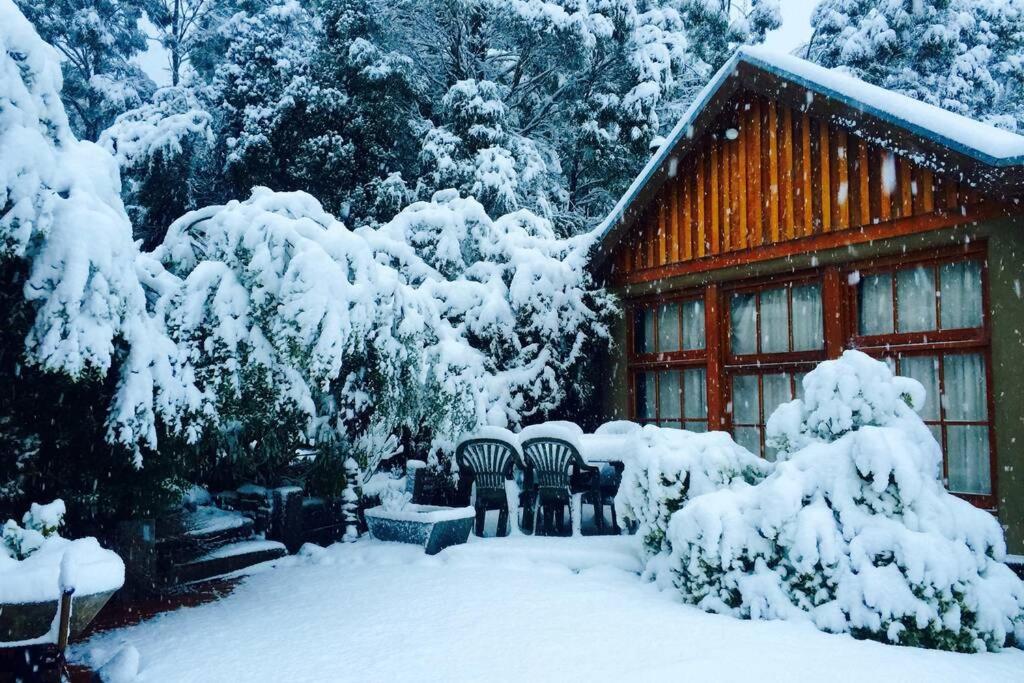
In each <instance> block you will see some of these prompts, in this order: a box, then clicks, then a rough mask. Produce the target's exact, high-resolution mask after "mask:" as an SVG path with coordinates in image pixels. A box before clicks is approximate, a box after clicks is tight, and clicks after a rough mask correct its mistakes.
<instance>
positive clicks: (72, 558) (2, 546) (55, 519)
mask: <svg viewBox="0 0 1024 683" xmlns="http://www.w3.org/2000/svg"><path fill="white" fill-rule="evenodd" d="M64 513H65V508H64V501H62V500H60V499H59V498H58V499H57V500H55V501H53V502H52V503H49V504H47V505H40V504H38V503H33V504H32V507H31V509H30V510H29V511H28V512H27V513H25V516H24V518H23V519H22V524H23V525H24V526H23V527H22V526H19V525H18V524H17V523H16V522H15V521H14V520H13V519H11V520H7V523H6V524H5V525H4V527H3V538H2V543H0V605H2V604H5V603H6V604H14V603H27V602H45V601H48V600H56V599H57V598H58V597H59V596H60V593H61V591H62V590H63V589H66V588H74V589H75V590H76V591H78V592H79V593H80V594H84V595H87V594H90V593H100V592H106V591H113V590H117V589H118V588H120V587H121V586H122V585H123V584H124V563H123V562H122V561H121V558H120V557H118V556H117V554H116V553H113V552H111V551H110V550H105V549H103V548H101V547H100V544H99V543H98V542H97V541H96V539H95V538H80V539H76V540H69V539H66V538H63V537H61V536H60V535H59V534H58V533H57V529H58V528H59V527H60V526H61V524H62V523H63V519H64Z"/></svg>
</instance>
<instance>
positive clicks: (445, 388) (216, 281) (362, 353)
mask: <svg viewBox="0 0 1024 683" xmlns="http://www.w3.org/2000/svg"><path fill="white" fill-rule="evenodd" d="M586 239H588V238H575V239H568V240H565V239H558V238H556V237H555V235H554V233H553V231H552V230H551V227H550V224H549V223H548V222H547V221H545V220H543V219H540V218H538V217H536V216H534V215H533V214H530V213H528V212H525V211H521V212H517V213H513V214H509V215H506V216H503V217H501V218H499V219H496V220H492V219H491V218H490V217H489V216H488V215H487V214H486V213H485V212H484V210H483V207H481V205H480V204H479V203H477V202H476V201H474V200H472V199H460V198H459V197H458V195H457V193H455V192H454V191H451V192H446V193H439V194H438V195H437V196H435V198H434V199H433V200H432V201H431V202H420V203H417V204H413V205H412V206H410V207H408V208H407V209H406V210H404V211H403V212H401V213H400V214H399V215H398V216H396V217H395V218H394V219H393V220H392V221H390V222H389V223H387V224H385V225H383V226H381V227H380V228H379V229H371V228H363V229H360V230H358V231H355V232H353V231H349V230H348V229H347V228H346V227H345V226H344V225H343V224H342V223H340V222H339V221H337V220H336V219H335V218H334V217H332V216H331V215H329V214H327V213H326V212H324V211H323V209H322V208H321V207H320V205H319V203H318V202H317V201H316V200H315V199H313V198H312V197H311V196H309V195H307V194H304V193H275V192H271V191H270V190H267V189H265V188H257V189H255V190H254V191H253V194H252V196H251V197H250V198H249V199H248V200H246V201H244V202H237V201H236V202H231V203H229V204H228V205H227V206H222V207H220V206H218V207H209V208H207V209H202V210H200V211H196V212H193V213H190V214H187V215H185V216H184V217H182V218H181V219H179V220H178V221H176V222H175V223H174V224H173V225H172V226H171V228H170V229H169V231H168V234H167V238H166V240H165V241H164V243H163V244H162V245H161V246H160V247H159V248H158V249H156V250H155V251H154V252H153V253H152V254H151V256H152V262H151V263H149V265H148V266H147V270H146V272H147V283H148V284H149V285H150V286H151V287H152V288H153V289H154V291H156V292H157V293H158V294H159V296H158V298H157V299H156V302H155V305H154V309H155V312H156V314H157V316H158V317H159V318H160V319H161V320H164V321H165V322H166V327H167V330H168V332H169V334H170V336H171V338H172V339H173V340H174V341H175V342H176V344H177V345H178V348H179V349H180V350H181V352H182V354H183V356H184V363H185V369H186V371H187V372H188V373H189V375H190V377H193V378H194V381H195V383H196V385H197V386H198V387H199V389H200V391H201V392H202V395H203V396H204V399H205V402H204V404H203V409H202V410H201V411H199V412H198V413H194V414H192V417H193V418H195V425H196V428H197V429H200V428H205V429H208V430H211V432H212V433H213V434H215V435H216V438H217V447H218V448H219V449H220V450H222V451H224V452H225V453H228V454H230V455H231V456H232V457H233V458H234V457H238V456H243V457H248V458H256V459H257V460H260V461H263V462H267V461H271V460H273V459H274V458H276V457H283V458H287V457H290V454H291V453H293V452H294V448H295V447H296V445H299V444H301V443H315V444H316V445H317V446H318V447H319V446H325V445H329V444H331V443H335V442H337V441H339V440H340V441H343V442H345V443H346V444H347V445H348V447H349V450H352V451H355V450H358V445H359V444H360V443H362V442H361V441H360V439H363V437H365V436H366V435H367V434H369V433H370V432H371V431H374V432H375V433H379V435H381V436H383V437H384V438H387V437H389V436H392V435H394V434H396V433H397V432H399V431H400V430H401V429H402V428H407V429H408V430H410V431H412V432H414V433H415V432H419V431H421V430H426V431H427V432H428V433H429V436H430V438H431V440H432V442H433V444H434V446H435V447H436V448H443V447H445V446H450V445H451V444H452V443H453V442H454V439H455V438H457V437H458V435H459V434H461V433H462V432H463V431H464V430H465V429H467V428H469V427H472V426H474V425H476V424H481V423H484V422H486V421H495V420H497V421H500V422H505V423H518V422H519V421H520V420H521V419H523V418H524V417H527V416H530V415H533V414H535V413H537V412H544V411H549V410H551V409H554V408H555V407H557V406H558V404H559V403H560V402H561V401H562V399H563V398H564V396H565V393H566V391H565V387H564V384H565V382H566V380H567V378H569V377H571V374H572V373H573V372H574V371H576V370H577V368H578V366H580V365H581V364H582V362H583V361H584V360H585V358H586V355H587V354H586V349H587V348H588V345H589V344H592V343H593V342H594V341H595V340H599V339H603V338H605V337H606V336H607V329H606V327H605V324H604V316H605V315H606V313H607V312H608V310H609V308H610V306H611V301H610V299H608V298H607V297H606V296H605V295H603V294H602V293H600V292H599V290H596V289H595V288H594V287H593V285H592V284H591V282H590V279H589V277H590V276H589V274H588V273H587V271H586V268H585V255H586V247H587V244H588V243H587V242H586ZM363 464H367V463H363Z"/></svg>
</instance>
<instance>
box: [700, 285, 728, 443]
mask: <svg viewBox="0 0 1024 683" xmlns="http://www.w3.org/2000/svg"><path fill="white" fill-rule="evenodd" d="M720 311H721V307H720V305H719V300H718V285H717V284H715V283H712V284H709V285H708V286H707V287H705V288H704V339H705V346H706V349H705V353H706V354H707V368H708V370H707V373H708V374H707V392H708V430H709V431H714V430H721V429H724V428H725V402H724V400H723V393H722V390H723V388H724V387H723V383H724V382H725V378H724V377H723V376H722V348H723V345H722V320H721V313H720Z"/></svg>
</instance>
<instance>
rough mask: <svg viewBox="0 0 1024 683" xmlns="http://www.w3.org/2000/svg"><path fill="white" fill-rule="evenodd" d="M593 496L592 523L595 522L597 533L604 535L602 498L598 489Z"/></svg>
mask: <svg viewBox="0 0 1024 683" xmlns="http://www.w3.org/2000/svg"><path fill="white" fill-rule="evenodd" d="M593 496H594V521H596V522H597V533H599V534H603V533H604V496H603V495H601V491H600V489H597V490H595V491H594V493H593Z"/></svg>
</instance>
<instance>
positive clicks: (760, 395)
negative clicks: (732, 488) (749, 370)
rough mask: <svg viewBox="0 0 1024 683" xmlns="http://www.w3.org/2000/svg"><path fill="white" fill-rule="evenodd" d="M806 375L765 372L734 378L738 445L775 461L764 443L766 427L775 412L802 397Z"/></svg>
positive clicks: (773, 453)
mask: <svg viewBox="0 0 1024 683" xmlns="http://www.w3.org/2000/svg"><path fill="white" fill-rule="evenodd" d="M806 374H807V373H806V372H765V373H761V374H736V375H733V377H732V430H733V438H734V439H735V440H736V443H738V444H739V445H741V446H743V447H744V448H746V449H747V450H748V451H750V452H751V453H760V454H762V455H763V456H764V457H765V458H767V459H768V460H774V459H775V450H774V449H772V448H769V447H768V445H767V444H766V443H765V433H764V427H765V424H766V423H767V421H768V418H769V417H770V416H771V414H772V412H773V411H774V410H775V409H776V408H777V407H779V406H780V405H782V404H783V403H788V402H789V401H792V400H793V399H794V398H801V397H802V396H803V379H804V375H806Z"/></svg>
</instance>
